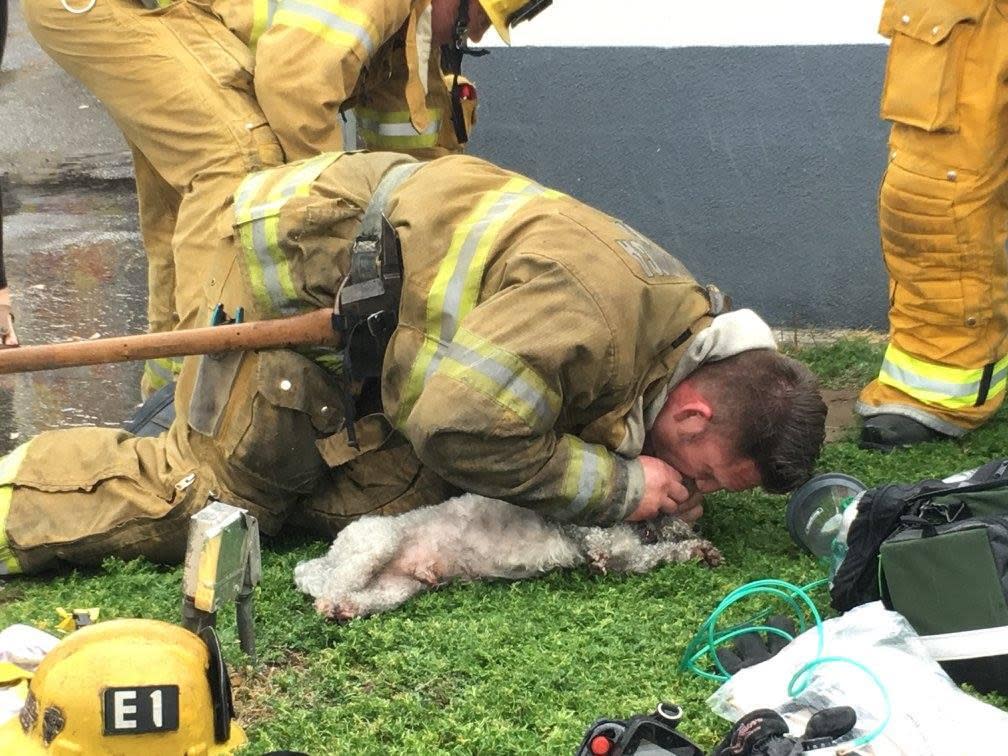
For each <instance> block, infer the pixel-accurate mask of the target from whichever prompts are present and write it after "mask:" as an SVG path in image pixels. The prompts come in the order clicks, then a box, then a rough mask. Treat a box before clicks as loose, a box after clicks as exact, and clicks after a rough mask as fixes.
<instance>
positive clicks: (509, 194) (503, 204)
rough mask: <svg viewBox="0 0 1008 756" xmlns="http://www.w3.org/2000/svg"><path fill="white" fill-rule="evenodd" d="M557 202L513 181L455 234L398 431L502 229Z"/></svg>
mask: <svg viewBox="0 0 1008 756" xmlns="http://www.w3.org/2000/svg"><path fill="white" fill-rule="evenodd" d="M561 196H563V195H562V194H561V193H560V192H557V191H554V190H552V189H546V188H544V187H542V186H540V185H539V184H536V183H534V182H532V181H530V180H529V179H526V178H522V177H515V178H512V179H510V180H509V181H508V182H507V183H506V184H505V185H504V186H503V187H501V188H500V189H497V190H494V191H491V192H486V193H485V194H484V195H483V196H482V197H481V198H480V201H479V202H478V203H477V205H476V207H475V208H474V209H473V211H472V212H471V213H470V214H469V215H468V216H467V217H466V219H465V220H464V221H462V223H460V224H459V225H458V226H457V227H456V228H455V233H454V235H453V236H452V241H451V245H450V246H449V248H448V252H447V253H446V254H445V257H444V259H443V260H442V261H441V265H440V267H439V268H438V272H437V275H436V276H435V278H434V283H433V285H432V286H431V290H430V293H429V294H428V296H427V328H426V332H425V334H424V342H423V344H422V345H421V347H420V350H419V352H418V353H417V356H416V359H415V360H414V361H413V368H412V369H411V371H410V377H409V381H408V383H407V385H406V391H405V394H404V396H403V400H402V404H401V405H400V408H399V413H398V415H397V417H396V424H397V425H398V426H399V427H402V426H403V424H405V422H406V419H407V418H408V417H409V414H410V412H411V411H412V410H413V405H414V404H416V401H417V399H418V398H419V397H420V391H421V390H422V389H423V385H424V383H426V381H427V379H428V378H429V377H430V376H431V375H432V374H433V372H434V371H435V370H436V369H437V367H438V364H439V363H440V361H441V359H442V358H443V357H444V354H445V352H446V351H447V349H448V346H449V345H450V344H451V341H452V339H453V338H454V337H455V332H456V331H457V330H458V324H459V323H460V322H461V321H462V318H464V317H465V316H466V315H467V314H468V313H469V311H470V310H472V308H473V307H474V306H475V304H476V300H477V298H478V297H479V292H480V285H481V283H482V281H483V272H484V268H485V267H486V262H487V257H488V256H489V253H490V249H491V247H492V246H493V243H494V240H495V239H496V238H497V235H498V234H499V233H500V230H501V228H502V227H503V226H504V224H505V223H507V221H508V219H510V218H511V217H512V216H513V215H514V214H515V213H516V212H518V211H519V210H520V209H521V208H522V207H524V206H525V204H526V203H528V202H529V200H531V199H533V198H535V197H545V198H550V199H553V198H556V197H561Z"/></svg>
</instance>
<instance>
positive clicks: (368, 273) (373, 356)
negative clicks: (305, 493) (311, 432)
mask: <svg viewBox="0 0 1008 756" xmlns="http://www.w3.org/2000/svg"><path fill="white" fill-rule="evenodd" d="M421 165H422V164H421V163H407V164H404V165H398V166H396V167H394V168H392V169H391V170H390V171H389V172H388V173H387V174H386V176H385V177H384V178H383V179H382V180H381V182H380V183H379V185H378V188H377V189H376V190H375V193H374V195H373V196H372V197H371V204H369V205H368V208H367V210H366V211H365V213H364V220H363V221H362V222H361V230H360V233H359V234H358V235H357V238H356V239H354V242H353V245H352V246H351V248H350V272H349V274H348V275H347V276H346V277H345V278H344V279H343V282H342V283H341V284H340V287H339V290H338V291H337V292H336V303H335V306H334V308H333V328H334V329H335V330H336V331H338V332H339V333H341V334H343V389H344V397H345V398H344V412H345V415H346V430H347V442H348V443H349V444H350V446H352V447H353V448H355V449H357V448H359V446H358V444H357V437H356V434H355V432H354V427H353V426H354V422H355V421H356V419H357V397H356V396H355V395H354V391H353V387H352V385H351V384H353V383H354V382H356V381H364V380H367V379H369V378H378V379H380V378H381V374H382V362H383V360H384V357H385V349H386V348H387V347H388V343H389V340H390V339H391V338H392V333H393V332H394V331H395V329H396V326H397V325H398V323H399V299H400V296H401V294H402V284H403V263H402V249H401V247H400V244H399V235H398V234H397V233H396V230H395V228H393V226H392V224H391V223H390V222H389V219H388V218H387V217H386V216H385V213H384V205H385V203H386V202H387V200H388V198H389V196H390V195H391V194H392V191H393V190H394V189H395V188H396V187H397V186H398V185H399V184H400V183H401V182H402V181H404V180H405V179H406V178H408V177H409V176H411V175H412V174H413V172H414V171H416V170H417V169H418V168H419V167H420V166H421Z"/></svg>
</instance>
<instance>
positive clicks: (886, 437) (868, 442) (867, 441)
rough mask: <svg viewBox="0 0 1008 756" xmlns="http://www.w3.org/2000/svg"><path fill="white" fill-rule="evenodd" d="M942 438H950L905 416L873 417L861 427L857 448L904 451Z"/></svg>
mask: <svg viewBox="0 0 1008 756" xmlns="http://www.w3.org/2000/svg"><path fill="white" fill-rule="evenodd" d="M943 438H951V436H947V435H946V434H944V433H941V432H939V431H936V430H934V429H933V428H929V427H927V426H926V425H924V424H923V423H919V422H917V421H916V420H914V419H913V418H910V417H907V416H906V415H875V416H873V417H869V418H867V419H866V420H865V421H864V425H862V426H861V438H860V439H859V440H858V446H860V447H861V448H862V449H872V450H874V451H881V452H891V451H892V450H893V449H906V448H907V447H910V446H913V445H915V444H923V443H925V442H927V441H938V440H939V439H943Z"/></svg>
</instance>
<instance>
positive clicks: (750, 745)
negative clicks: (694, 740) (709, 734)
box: [711, 706, 857, 756]
mask: <svg viewBox="0 0 1008 756" xmlns="http://www.w3.org/2000/svg"><path fill="white" fill-rule="evenodd" d="M856 723H857V714H855V713H854V709H852V708H851V707H849V706H833V707H831V708H829V709H823V710H822V711H817V712H816V713H815V714H813V715H812V716H811V717H810V718H809V721H808V725H807V726H806V727H805V733H804V734H803V735H802V736H801V738H796V737H794V736H793V735H790V734H789V729H788V725H787V722H785V721H784V718H783V717H782V716H781V715H780V714H778V713H777V712H776V711H774V710H773V709H757V710H756V711H751V712H749V713H748V714H746V715H745V716H744V717H742V718H741V719H739V720H738V721H737V722H736V723H735V724H734V725H732V728H731V730H730V731H729V732H728V734H727V735H725V736H724V738H723V739H722V740H721V742H720V743H718V745H717V747H716V748H715V749H714V751H713V753H712V754H711V756H798V755H799V754H802V753H804V752H805V751H813V750H817V749H820V748H827V747H830V746H832V745H834V744H835V743H837V742H838V741H840V740H842V739H843V738H844V736H846V735H847V734H848V733H850V731H851V730H852V729H854V725H855V724H856Z"/></svg>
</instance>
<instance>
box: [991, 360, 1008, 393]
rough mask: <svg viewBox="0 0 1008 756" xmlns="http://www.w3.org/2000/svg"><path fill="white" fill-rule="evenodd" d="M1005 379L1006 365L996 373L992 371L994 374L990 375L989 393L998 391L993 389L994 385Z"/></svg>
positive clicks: (1007, 369) (1006, 374) (1007, 370)
mask: <svg viewBox="0 0 1008 756" xmlns="http://www.w3.org/2000/svg"><path fill="white" fill-rule="evenodd" d="M1006 379H1008V367H1003V368H1001V369H1000V370H998V371H997V372H996V373H994V375H992V376H991V382H990V389H991V394H996V393H998V392H997V391H995V390H994V387H995V386H997V385H998V384H999V383H1001V381H1004V380H1006ZM1003 388H1004V387H1002V389H1003Z"/></svg>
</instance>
